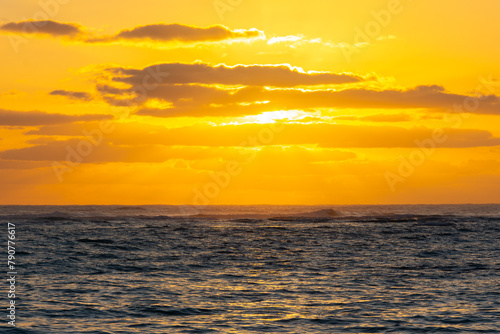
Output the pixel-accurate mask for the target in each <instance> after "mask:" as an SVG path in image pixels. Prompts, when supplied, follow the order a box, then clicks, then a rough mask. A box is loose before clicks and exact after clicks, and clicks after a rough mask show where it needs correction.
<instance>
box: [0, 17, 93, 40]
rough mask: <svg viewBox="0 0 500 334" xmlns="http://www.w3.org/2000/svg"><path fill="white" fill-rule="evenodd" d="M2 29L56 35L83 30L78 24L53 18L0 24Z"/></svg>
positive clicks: (72, 33) (71, 35) (76, 33)
mask: <svg viewBox="0 0 500 334" xmlns="http://www.w3.org/2000/svg"><path fill="white" fill-rule="evenodd" d="M0 30H3V31H6V32H10V33H21V34H47V35H51V36H55V37H59V36H69V37H73V36H75V35H78V34H80V33H82V32H83V31H82V29H81V27H80V26H79V25H78V24H75V23H59V22H56V21H52V20H38V21H36V20H26V21H19V22H8V23H5V24H3V25H2V26H0Z"/></svg>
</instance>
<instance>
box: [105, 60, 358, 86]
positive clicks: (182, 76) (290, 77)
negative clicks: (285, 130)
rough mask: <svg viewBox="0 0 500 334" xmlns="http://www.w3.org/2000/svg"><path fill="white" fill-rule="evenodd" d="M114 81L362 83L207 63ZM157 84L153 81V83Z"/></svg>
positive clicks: (283, 68) (120, 71)
mask: <svg viewBox="0 0 500 334" xmlns="http://www.w3.org/2000/svg"><path fill="white" fill-rule="evenodd" d="M109 71H110V72H112V73H113V74H115V77H114V81H120V82H125V83H128V84H131V85H133V86H137V85H146V84H147V83H152V82H156V83H158V84H192V83H199V84H222V85H247V86H275V87H293V86H300V85H303V86H309V85H330V84H346V83H356V82H360V81H364V80H365V78H363V77H361V76H358V75H354V74H344V73H340V74H337V73H330V72H304V71H303V70H302V69H300V68H296V67H292V66H290V65H283V64H281V65H236V66H228V65H225V64H219V65H215V66H212V65H210V64H206V63H194V64H185V63H168V64H158V65H154V66H150V67H146V68H144V69H142V70H133V69H124V68H114V69H109ZM153 80H156V81H153Z"/></svg>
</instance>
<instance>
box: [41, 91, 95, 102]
mask: <svg viewBox="0 0 500 334" xmlns="http://www.w3.org/2000/svg"><path fill="white" fill-rule="evenodd" d="M49 94H50V95H58V96H64V97H67V98H70V99H74V100H83V101H90V100H92V95H91V94H90V93H87V92H75V91H68V90H54V91H52V92H50V93H49Z"/></svg>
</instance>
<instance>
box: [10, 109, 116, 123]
mask: <svg viewBox="0 0 500 334" xmlns="http://www.w3.org/2000/svg"><path fill="white" fill-rule="evenodd" d="M110 118H112V116H111V115H64V114H49V113H46V112H42V111H14V110H5V109H0V126H38V125H50V124H65V123H74V122H83V121H95V120H102V119H110Z"/></svg>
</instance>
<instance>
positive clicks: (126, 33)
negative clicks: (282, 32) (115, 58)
mask: <svg viewBox="0 0 500 334" xmlns="http://www.w3.org/2000/svg"><path fill="white" fill-rule="evenodd" d="M85 30H86V29H84V28H83V27H82V26H80V25H79V24H76V23H65V22H56V21H53V20H25V21H19V22H7V23H4V24H3V25H1V26H0V32H2V31H3V32H7V33H15V34H46V35H50V36H53V37H69V38H71V39H75V40H78V41H82V42H87V43H111V42H113V43H114V42H120V41H130V42H132V43H135V42H141V41H149V42H151V41H154V42H159V43H170V42H177V43H183V44H186V43H187V44H191V43H200V42H221V41H235V40H239V39H245V40H248V39H254V38H264V37H265V36H264V33H263V32H262V31H259V30H257V29H234V30H232V29H229V28H228V27H225V26H223V25H213V26H209V27H196V26H190V25H182V24H164V23H159V24H150V25H145V26H140V27H135V28H132V29H126V30H122V31H120V32H119V33H117V34H116V35H113V36H96V35H91V34H88V33H85Z"/></svg>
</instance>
